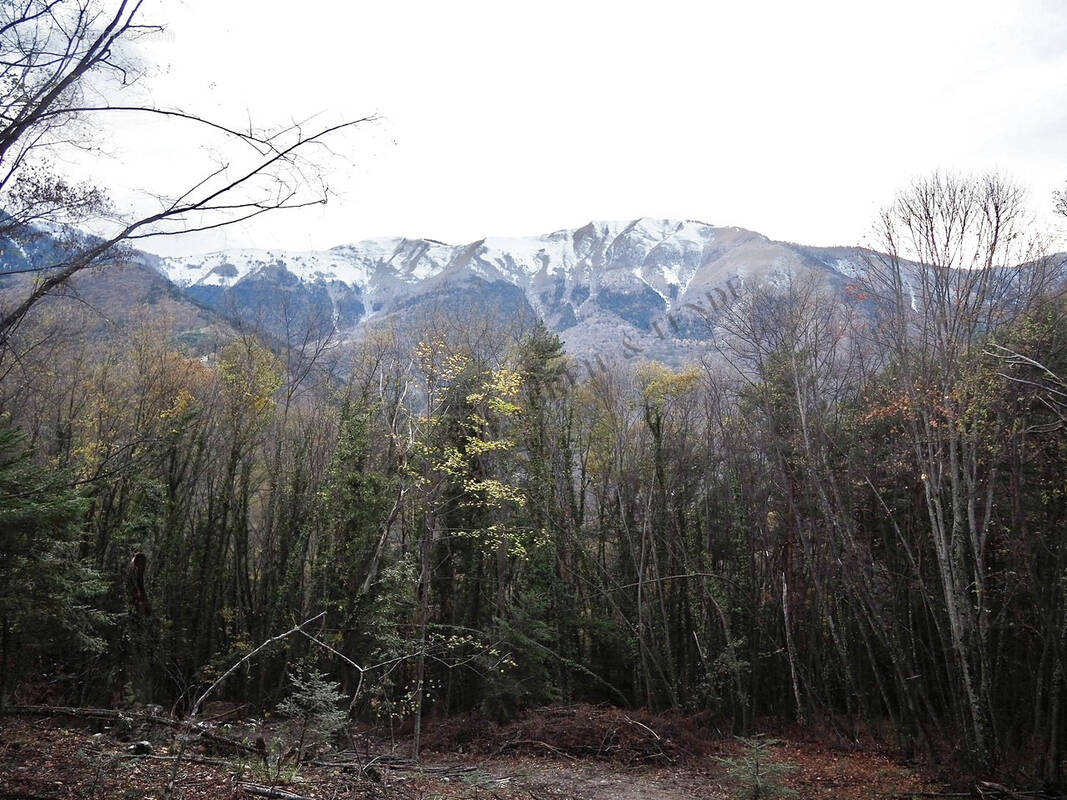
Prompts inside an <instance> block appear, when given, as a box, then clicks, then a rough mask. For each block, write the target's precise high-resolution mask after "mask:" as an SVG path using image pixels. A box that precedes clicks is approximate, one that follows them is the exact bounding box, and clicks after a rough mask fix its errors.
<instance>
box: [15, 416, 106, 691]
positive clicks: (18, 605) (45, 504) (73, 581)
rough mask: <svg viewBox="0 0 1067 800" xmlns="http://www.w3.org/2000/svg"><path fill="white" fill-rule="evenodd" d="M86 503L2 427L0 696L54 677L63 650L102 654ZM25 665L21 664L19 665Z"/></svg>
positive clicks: (97, 585) (97, 580)
mask: <svg viewBox="0 0 1067 800" xmlns="http://www.w3.org/2000/svg"><path fill="white" fill-rule="evenodd" d="M84 513H85V501H84V499H83V498H82V497H81V496H80V495H79V494H78V492H77V491H75V489H73V488H72V485H71V480H70V475H68V474H67V473H65V472H62V471H56V470H53V469H48V468H45V467H43V466H40V465H39V464H37V463H35V462H34V460H33V457H32V452H31V451H30V449H29V448H28V447H27V446H26V443H25V440H24V437H23V436H22V435H21V434H20V433H19V432H18V431H17V430H16V429H14V428H13V427H11V426H10V425H9V424H7V423H5V422H2V421H0V633H2V642H0V692H2V693H6V691H7V690H9V689H10V688H11V687H10V686H9V685H7V682H8V680H9V678H10V677H11V676H14V675H19V674H20V670H22V669H26V670H28V669H29V668H30V667H31V666H32V667H34V668H35V670H34V671H35V672H38V674H39V673H40V672H45V671H47V670H48V669H49V668H50V666H51V664H50V660H51V657H52V656H58V654H59V652H60V649H61V648H62V650H63V652H64V656H65V658H66V660H67V663H68V664H69V656H70V654H71V652H74V651H90V652H96V651H99V650H100V649H102V647H103V642H102V640H101V639H100V637H99V635H98V633H99V628H100V626H101V625H102V624H103V623H104V622H105V619H106V617H105V615H104V614H103V613H102V612H101V611H99V610H98V609H96V608H94V607H93V606H92V605H90V602H91V600H92V598H93V597H94V596H96V595H98V594H99V593H100V592H101V591H102V590H103V583H102V582H101V580H100V578H99V576H98V575H97V574H96V572H95V571H94V570H93V569H92V568H90V567H89V566H88V565H87V564H85V563H84V562H83V561H82V560H81V559H79V557H78V545H79V539H80V533H81V526H82V521H83V518H84ZM15 659H18V663H15Z"/></svg>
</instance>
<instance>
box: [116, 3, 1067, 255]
mask: <svg viewBox="0 0 1067 800" xmlns="http://www.w3.org/2000/svg"><path fill="white" fill-rule="evenodd" d="M149 5H151V4H149V3H146V6H149ZM145 19H146V20H148V21H162V22H165V23H166V24H167V33H166V34H165V35H163V36H158V37H154V38H152V39H150V40H149V41H147V42H145V43H144V44H143V46H142V52H143V53H144V56H145V58H146V60H147V61H149V62H150V63H152V64H153V65H154V71H155V72H156V73H157V74H155V75H154V76H152V77H151V78H150V80H149V82H148V84H147V86H149V87H150V88H151V92H152V96H153V98H154V100H155V102H157V103H159V104H162V105H168V106H181V107H184V108H187V109H189V110H193V111H197V112H201V113H204V114H206V115H208V116H214V117H217V118H221V119H223V120H224V121H228V122H236V123H237V124H241V123H245V124H247V120H248V119H252V120H253V122H255V123H262V124H268V123H272V122H285V121H287V120H290V119H303V118H306V117H308V116H309V115H313V114H318V115H319V117H318V119H319V120H320V121H322V122H324V123H328V122H332V121H336V120H338V119H342V118H358V117H363V116H366V115H368V114H375V115H378V117H379V119H378V121H376V122H374V123H371V124H368V125H366V126H363V127H362V128H361V129H360V130H359V131H358V132H357V133H356V134H354V135H352V136H348V137H344V138H343V139H342V140H339V142H338V147H339V148H340V149H341V150H342V151H343V152H344V154H345V156H346V157H345V158H344V159H335V160H333V161H332V162H331V164H332V169H331V172H330V175H329V178H330V183H331V186H332V188H333V189H334V191H335V192H337V194H338V196H337V197H335V198H334V199H333V200H332V201H331V203H330V204H329V205H328V206H326V207H321V208H315V209H310V210H305V211H299V212H293V213H290V214H288V215H273V216H271V217H270V218H269V219H265V220H263V221H261V222H259V223H257V224H255V225H247V226H242V227H240V228H231V229H227V230H225V231H222V232H219V233H217V234H213V235H211V236H199V237H197V238H196V239H192V240H188V241H184V242H182V241H180V240H173V239H171V240H166V241H165V242H161V243H159V244H156V245H153V244H150V243H146V244H147V245H148V248H149V249H156V250H159V251H160V252H167V253H174V252H192V251H203V250H211V249H220V248H223V247H233V246H258V247H268V248H282V247H284V248H290V249H311V248H327V247H331V246H333V245H336V244H341V243H345V242H353V241H358V240H360V239H366V238H373V237H379V236H390V235H402V236H409V237H422V236H425V237H431V238H435V239H440V240H443V241H446V242H450V243H460V242H467V241H473V240H475V239H479V238H481V237H483V236H486V235H496V236H520V235H528V234H538V233H545V232H549V231H552V230H557V229H560V228H566V227H577V226H580V225H583V224H585V223H586V222H588V221H589V220H592V219H628V218H633V217H638V216H654V217H672V218H682V219H700V220H703V221H706V222H710V223H712V224H716V225H738V226H742V227H746V228H750V229H753V230H757V231H759V232H761V233H764V234H766V235H768V236H770V237H772V238H776V239H786V240H792V241H800V242H804V243H808V244H816V245H830V244H851V243H856V242H860V241H863V240H864V239H865V237H866V236H867V234H868V232H869V230H870V226H871V223H872V221H873V219H874V217H875V215H876V213H877V210H878V208H879V207H880V206H882V205H884V204H886V203H887V202H888V201H889V200H891V199H892V196H893V194H894V192H895V191H896V190H897V189H899V188H901V187H902V186H903V185H905V184H906V183H907V181H908V180H909V179H911V178H912V177H914V176H916V175H920V174H924V173H926V172H929V171H930V170H933V169H949V170H959V171H969V170H986V169H997V170H1000V171H1002V172H1004V173H1006V174H1008V175H1009V176H1012V177H1014V178H1015V179H1016V180H1018V181H1019V182H1020V183H1022V184H1023V185H1024V186H1026V187H1027V188H1028V189H1029V190H1030V193H1031V202H1032V205H1033V208H1034V210H1035V212H1037V213H1038V214H1039V215H1040V216H1041V217H1043V218H1044V219H1045V220H1046V221H1048V220H1050V216H1049V214H1048V212H1049V210H1050V207H1051V205H1052V199H1051V193H1052V191H1053V190H1054V189H1056V188H1058V187H1061V186H1063V185H1064V183H1065V181H1067V162H1065V160H1064V158H1063V156H1064V145H1065V143H1067V2H1062V0H1047V1H1045V2H1043V1H1042V0H1013V1H1011V2H1008V1H1006V0H999V1H997V2H985V0H969V1H968V2H938V0H924V2H911V1H910V0H907V1H905V2H901V1H900V0H897V1H896V2H861V1H860V0H851V1H850V2H821V1H819V0H808V2H803V3H801V2H753V1H751V0H749V1H748V2H731V3H724V2H671V1H669V0H667V1H665V0H660V2H654V3H653V2H641V3H627V2H621V1H620V0H612V1H610V2H599V1H597V2H586V1H585V0H570V2H555V0H537V2H522V3H519V2H503V1H502V0H493V1H492V2H468V1H467V0H449V1H448V2H441V1H440V0H436V2H408V1H406V0H380V1H378V2H366V1H365V0H363V1H359V2H330V1H328V0H304V2H280V1H277V0H276V1H265V0H225V2H218V0H163V2H161V3H159V4H156V5H155V6H152V7H151V8H148V10H147V12H146V16H145ZM122 124H123V125H125V126H126V127H125V128H124V129H123V130H122V131H119V132H117V133H116V134H115V137H114V141H115V143H116V144H115V147H116V148H117V149H118V150H119V151H123V150H124V151H125V152H127V154H129V153H134V152H135V155H130V156H129V157H127V156H124V155H122V153H121V152H119V153H117V157H116V158H115V159H114V163H113V164H112V166H111V167H107V168H105V169H104V172H105V173H107V174H108V177H107V180H108V181H109V182H111V183H113V184H114V185H116V186H122V185H129V186H136V187H143V188H155V184H156V176H160V178H159V180H160V181H163V180H164V178H163V177H162V176H166V175H167V174H172V176H173V173H175V172H176V171H177V172H178V173H180V174H181V176H182V177H188V175H189V174H191V173H188V172H187V170H188V169H189V167H187V166H186V154H187V151H190V148H192V149H193V150H197V148H196V147H195V143H196V136H195V135H194V134H195V131H190V130H189V129H182V130H181V131H180V132H179V131H172V132H171V133H169V134H168V133H165V132H162V133H160V132H156V133H153V134H152V135H150V136H149V135H146V129H142V128H137V127H134V126H133V123H132V122H129V123H122ZM197 153H198V155H199V156H200V157H203V156H204V155H205V153H206V151H202V150H197ZM123 169H125V172H123ZM109 170H114V173H115V174H114V175H111V174H110V172H109ZM131 170H132V172H133V176H131V175H130V174H129V173H130V171H131ZM168 170H169V171H170V173H168ZM119 195H120V196H122V192H121V190H120V191H119ZM1050 224H1051V223H1050Z"/></svg>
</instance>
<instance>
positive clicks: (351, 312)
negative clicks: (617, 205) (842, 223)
mask: <svg viewBox="0 0 1067 800" xmlns="http://www.w3.org/2000/svg"><path fill="white" fill-rule="evenodd" d="M864 252H866V251H864V249H863V248H858V247H847V246H846V247H842V246H835V247H825V248H819V247H811V246H808V245H802V244H799V243H788V242H777V241H774V240H772V239H769V238H768V237H766V236H764V235H763V234H760V233H758V232H756V231H752V230H749V229H746V228H741V227H738V226H729V227H717V226H714V225H710V224H708V223H706V222H702V221H699V220H673V219H655V218H650V217H639V218H636V219H632V220H594V221H591V222H589V223H587V224H586V225H583V226H581V227H579V228H574V229H567V228H564V229H560V230H557V231H552V232H550V233H546V234H541V235H535V236H527V237H493V236H486V237H483V238H481V239H477V240H475V241H473V242H467V243H463V244H458V245H451V244H447V243H444V242H440V241H438V240H433V239H412V238H407V237H382V238H377V239H366V240H363V241H360V242H355V243H351V244H341V245H337V246H335V247H332V248H330V249H329V250H321V251H287V250H282V249H266V248H264V249H252V248H240V249H231V250H221V251H216V252H213V253H206V254H203V255H197V256H182V257H170V258H161V259H159V260H158V262H157V268H158V269H159V270H160V271H161V272H162V273H163V274H164V275H165V276H166V277H167V278H168V279H169V280H171V281H172V282H174V283H175V284H176V285H178V286H180V287H182V288H183V290H185V291H186V292H188V293H190V295H191V296H193V297H195V298H197V299H198V300H199V301H201V302H203V303H205V304H207V305H209V306H214V307H219V308H222V307H229V308H231V309H236V310H237V311H238V312H239V313H240V312H241V310H242V309H244V311H245V313H246V314H247V313H248V312H250V311H251V309H252V308H253V307H256V308H257V309H258V310H259V312H260V318H262V317H263V314H262V312H263V310H264V309H265V308H268V307H270V306H271V305H272V304H273V305H274V306H275V307H276V306H277V305H278V304H279V302H283V301H284V302H286V303H288V306H289V312H291V310H292V309H293V308H296V307H299V309H300V310H301V313H305V312H312V311H317V313H319V315H320V316H322V317H329V319H330V324H331V325H332V327H333V328H334V329H335V330H337V331H339V332H341V333H342V334H349V333H353V332H355V331H356V330H357V329H358V328H359V327H360V326H362V325H365V324H367V323H371V322H373V321H374V320H376V319H382V318H385V317H388V316H389V315H392V314H396V313H400V312H404V311H406V310H410V309H412V308H413V307H415V306H419V305H421V304H422V303H425V302H428V301H430V300H432V299H434V298H438V299H440V298H441V297H443V296H444V295H448V296H449V297H450V298H451V300H450V302H454V303H460V304H462V302H463V295H464V293H466V295H468V299H469V300H470V302H471V304H472V305H474V306H475V307H482V306H484V305H485V304H486V303H491V302H492V300H493V297H494V296H495V297H498V299H500V300H501V301H502V303H503V304H504V305H506V306H508V308H511V309H512V310H514V311H515V312H516V313H520V312H525V313H530V314H533V315H536V316H539V317H541V318H542V319H544V320H545V322H546V324H547V325H548V327H549V328H550V329H552V330H554V331H556V332H558V333H560V335H561V336H562V337H563V339H564V341H565V343H566V344H567V346H568V349H570V350H572V351H575V352H582V351H597V352H600V351H602V350H603V348H604V347H605V345H606V344H610V342H608V343H606V342H605V338H608V339H613V340H614V341H615V347H616V349H618V346H620V342H621V341H622V337H625V338H626V339H628V340H629V341H631V342H644V343H645V344H646V345H648V348H647V349H649V350H650V351H651V352H652V353H654V354H656V356H657V357H661V356H663V355H664V354H666V355H668V356H673V355H674V354H673V353H671V352H667V351H673V350H678V349H681V350H685V349H692V348H693V347H700V346H701V343H706V339H707V338H708V333H709V331H708V330H707V328H708V325H707V318H708V316H709V313H710V314H711V315H714V314H716V313H719V312H721V311H722V310H723V308H724V307H725V306H727V305H730V304H731V303H733V302H735V301H736V299H737V297H738V295H739V292H740V291H741V290H742V289H743V288H745V287H747V286H751V285H753V284H755V283H761V282H766V281H770V282H772V283H783V282H785V281H787V280H788V279H789V278H790V277H792V276H795V275H797V274H801V273H806V272H808V273H810V272H818V273H821V274H822V276H823V277H824V278H827V279H829V280H830V281H831V282H832V283H838V284H843V283H844V282H847V281H849V280H854V279H855V278H856V276H857V275H858V274H859V273H860V270H861V269H862V262H863V256H862V254H863V253H864ZM505 285H506V286H510V287H514V288H517V289H519V290H521V293H522V299H521V300H520V299H519V298H517V297H515V296H513V295H514V293H513V292H511V290H509V289H507V288H505ZM284 298H288V299H284ZM523 306H525V307H523ZM275 312H277V308H275ZM266 316H267V317H270V316H271V314H270V313H268V314H267V315H266ZM273 316H274V317H275V318H276V317H277V313H275V314H274V315H273ZM275 323H277V320H276V319H275ZM613 327H614V328H615V329H616V331H615V333H614V334H610V331H611V329H612V328H613ZM668 328H669V329H670V331H671V335H670V336H669V337H667V336H665V335H664V333H663V331H664V330H666V329H668ZM666 338H669V339H671V343H670V346H667V345H666V344H665V343H664V342H663V341H652V340H664V339H666ZM643 349H645V348H643ZM671 360H675V359H674V358H673V357H672V358H671Z"/></svg>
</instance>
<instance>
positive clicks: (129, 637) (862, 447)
mask: <svg viewBox="0 0 1067 800" xmlns="http://www.w3.org/2000/svg"><path fill="white" fill-rule="evenodd" d="M1021 200H1022V198H1021V194H1020V193H1019V192H1018V191H1017V190H1016V189H1014V188H1013V187H1011V186H1010V185H1008V184H1006V183H1005V182H1003V181H1001V180H999V179H997V178H978V179H956V178H944V177H936V176H935V177H933V178H930V179H928V180H924V181H920V182H918V183H916V184H915V185H913V186H912V187H911V188H909V189H907V190H906V191H904V192H902V194H901V195H900V197H899V198H898V200H897V201H896V202H895V203H894V204H893V205H892V206H891V207H889V208H888V209H887V210H886V212H885V214H884V215H883V217H882V219H881V221H880V231H881V233H882V246H881V247H880V249H879V251H871V252H870V254H869V261H868V264H867V265H866V267H867V268H866V270H865V271H864V273H863V274H860V275H857V277H856V279H855V282H854V283H853V284H851V285H850V286H849V290H848V292H847V295H846V296H844V297H842V296H841V295H840V294H839V293H836V292H835V291H833V290H832V289H831V288H830V286H829V285H828V284H824V283H821V282H820V281H818V280H800V279H797V280H792V281H780V282H778V283H777V284H767V285H746V286H745V287H744V291H743V292H742V293H741V299H740V300H739V301H738V302H737V303H736V304H734V305H733V306H732V307H730V308H728V309H725V310H721V311H718V312H717V313H716V315H715V316H714V317H712V316H709V317H708V319H707V325H708V327H709V331H711V333H712V336H711V342H712V344H711V345H709V348H708V352H707V354H706V356H705V358H703V359H702V360H701V361H699V362H698V363H693V364H690V365H688V366H683V367H678V366H675V367H668V366H665V365H662V364H658V363H650V362H641V363H638V362H637V360H636V359H635V360H630V361H627V360H625V359H620V360H619V361H617V362H610V363H609V362H608V361H606V360H604V361H601V362H597V363H591V362H587V363H578V362H576V361H574V360H573V359H570V358H568V356H567V355H566V354H565V353H564V351H563V349H562V346H561V344H560V341H559V340H558V338H557V337H556V336H555V335H553V334H552V333H551V332H549V331H547V330H546V329H545V328H544V327H543V326H541V325H539V324H536V323H530V324H524V323H521V322H516V321H515V320H514V319H504V318H501V317H499V316H494V315H493V314H486V313H484V312H482V311H479V312H478V313H474V312H473V311H472V312H471V313H470V314H462V313H458V312H456V311H454V310H452V311H445V310H440V309H438V310H427V311H426V312H425V313H423V314H421V315H420V316H419V317H418V319H417V320H416V322H414V323H408V324H404V325H399V324H396V325H390V324H388V322H385V323H382V324H379V325H377V326H374V327H370V328H368V329H367V330H365V331H364V333H363V335H362V336H360V337H359V338H358V339H356V340H353V341H340V340H336V339H335V338H334V337H332V336H326V337H324V338H316V337H313V336H310V335H307V334H306V331H309V330H315V329H316V326H315V325H312V324H309V321H303V323H304V324H294V326H293V331H294V333H293V335H292V336H291V337H289V340H288V341H285V340H279V339H278V338H277V337H273V338H271V337H261V336H257V334H256V332H255V331H243V332H239V333H236V334H234V335H233V336H231V337H228V338H225V339H220V340H219V341H218V342H216V343H213V344H209V345H208V346H207V347H204V346H202V343H200V344H201V346H200V347H199V349H197V350H195V351H194V350H192V349H190V348H189V346H188V343H183V341H182V340H181V339H180V338H176V337H175V336H174V333H173V331H172V330H171V328H170V327H169V326H168V322H167V320H166V319H160V318H158V317H154V316H150V315H149V313H147V311H146V313H145V314H144V315H143V316H142V317H141V319H140V322H136V323H130V324H127V325H125V326H123V327H122V328H121V329H119V330H115V329H113V328H111V329H108V333H107V335H99V333H98V325H97V323H96V321H95V320H94V319H93V318H92V312H90V311H88V310H86V309H85V308H83V307H81V306H79V305H78V304H76V303H63V302H52V303H41V304H38V305H37V306H35V307H34V309H33V310H32V311H31V312H30V313H29V314H28V315H27V316H26V318H25V319H23V320H22V321H21V324H20V325H19V326H18V328H17V330H15V331H14V332H13V333H12V334H11V335H10V337H9V338H8V340H7V341H6V342H5V343H4V347H3V349H2V351H0V426H2V427H0V625H2V640H0V659H2V666H0V680H2V687H0V690H2V694H3V696H4V697H5V699H7V700H8V701H12V700H14V701H16V702H32V703H53V704H55V703H66V704H72V705H108V706H116V707H121V706H125V705H129V704H137V703H156V704H161V705H163V706H165V707H167V708H170V709H173V710H175V711H176V712H182V713H189V712H191V711H195V710H196V709H195V708H194V706H195V704H196V702H197V701H198V699H199V698H200V697H201V695H202V693H203V691H204V690H205V688H207V687H209V686H212V685H213V684H215V683H216V681H218V683H217V688H216V691H215V695H214V696H215V697H218V698H227V699H231V700H235V701H240V702H242V703H248V704H250V706H251V707H253V708H257V709H270V708H273V707H274V706H276V705H277V704H278V703H280V702H281V701H283V700H284V698H285V697H286V696H287V693H288V692H289V691H290V687H291V685H292V683H291V680H290V676H291V675H293V674H305V675H307V674H318V673H321V674H323V675H325V676H327V677H329V678H330V679H331V680H333V681H336V682H337V683H338V684H339V685H340V687H341V688H342V690H343V692H344V694H345V696H346V698H348V699H349V700H350V702H351V707H350V713H351V714H353V715H354V716H357V717H360V718H363V719H368V720H379V721H383V722H386V723H389V724H393V723H399V722H401V721H411V720H415V724H416V737H417V736H418V725H419V722H420V721H421V719H422V718H423V717H424V716H429V715H435V716H442V715H450V714H456V713H459V712H465V711H476V712H478V713H480V714H484V715H490V716H493V717H497V718H502V719H504V718H508V717H510V716H513V715H514V714H516V713H517V712H518V711H519V710H521V709H523V708H527V707H530V706H536V705H541V704H548V703H552V702H557V701H579V700H580V701H588V702H606V703H610V704H614V705H619V706H623V707H641V708H647V709H650V710H664V709H677V710H680V711H684V712H687V713H694V714H696V713H699V714H702V715H704V716H705V718H706V719H708V720H710V721H711V722H710V724H713V725H714V726H715V727H717V728H718V729H719V730H721V731H727V732H729V731H732V732H736V733H745V732H751V731H753V730H754V729H756V728H758V727H759V726H760V725H761V724H763V723H765V722H766V721H767V720H776V721H779V722H789V721H800V722H804V723H810V724H813V725H820V726H825V727H826V728H828V729H832V730H834V731H836V732H837V733H838V734H840V735H842V736H845V737H851V738H855V737H856V736H858V735H860V734H861V733H862V734H874V735H877V736H880V737H882V738H884V739H885V740H888V741H892V742H895V743H896V744H899V745H900V746H902V747H905V748H907V749H909V750H911V751H913V752H914V753H915V754H916V755H917V756H919V757H923V758H926V759H929V761H930V762H931V763H945V762H953V763H956V764H961V765H964V766H966V767H967V768H970V769H974V770H977V771H985V772H995V771H996V770H997V769H999V768H1001V767H1003V768H1005V769H1008V768H1012V769H1014V768H1017V767H1021V768H1022V769H1024V770H1025V771H1027V772H1028V773H1029V774H1031V775H1033V776H1035V777H1037V778H1040V779H1043V780H1047V781H1049V782H1052V783H1055V782H1057V781H1062V779H1063V775H1062V768H1063V762H1064V744H1065V738H1067V708H1065V706H1067V697H1065V692H1067V682H1065V659H1067V539H1065V537H1064V530H1065V527H1064V526H1065V523H1067V496H1065V492H1067V485H1065V482H1064V478H1065V475H1067V464H1065V459H1067V437H1065V435H1064V419H1065V414H1067V381H1065V376H1067V317H1065V313H1064V312H1065V310H1067V306H1065V304H1064V301H1063V299H1062V297H1061V295H1060V289H1061V287H1062V281H1061V275H1060V266H1061V264H1060V259H1058V258H1054V257H1042V256H1041V254H1040V253H1039V252H1038V251H1036V250H1034V249H1032V248H1031V237H1030V231H1029V229H1028V227H1027V224H1026V222H1025V217H1024V215H1023V210H1022V206H1021ZM1024 242H1025V244H1024ZM105 269H111V267H106V268H105ZM296 322H300V321H296ZM87 331H89V332H91V331H97V332H96V333H87ZM301 331H303V333H301ZM302 623H307V624H305V625H302ZM294 628H296V631H295V635H291V636H286V637H285V638H279V639H277V641H275V642H273V643H272V644H270V645H269V646H267V647H264V648H263V649H262V650H258V651H256V652H255V654H254V657H248V656H250V655H251V654H252V653H253V651H254V650H255V649H256V648H259V647H260V645H262V644H263V643H265V642H268V641H269V640H271V639H272V638H273V637H278V636H279V635H280V634H283V633H285V632H293V629H294ZM235 664H236V665H239V666H238V669H236V670H234V671H233V672H230V673H229V674H227V671H228V670H230V668H231V667H233V666H234V665H235ZM316 671H317V672H316ZM220 679H221V680H220ZM416 741H417V740H416ZM416 746H417V745H416Z"/></svg>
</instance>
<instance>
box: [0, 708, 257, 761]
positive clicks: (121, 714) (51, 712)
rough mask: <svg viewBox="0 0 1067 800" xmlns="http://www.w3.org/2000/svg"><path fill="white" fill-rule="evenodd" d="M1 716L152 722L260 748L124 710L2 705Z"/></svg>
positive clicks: (236, 746)
mask: <svg viewBox="0 0 1067 800" xmlns="http://www.w3.org/2000/svg"><path fill="white" fill-rule="evenodd" d="M0 715H5V716H28V717H71V718H73V719H95V720H105V721H117V720H120V719H128V720H130V721H132V722H148V723H151V724H153V725H161V726H164V727H167V728H173V729H175V730H180V731H186V732H188V733H191V734H195V735H196V736H199V737H200V738H201V739H206V740H208V741H210V742H213V743H215V744H218V745H223V746H225V747H232V748H233V749H234V750H243V751H244V752H247V753H258V752H259V751H258V750H256V748H254V747H252V746H251V745H247V744H245V743H244V742H239V741H237V740H236V739H230V738H229V737H227V736H221V735H220V734H217V733H215V732H214V731H211V730H208V729H207V728H204V727H201V725H200V724H199V723H196V722H190V721H183V720H177V719H171V718H170V717H160V716H158V715H156V714H137V713H129V712H126V711H118V710H116V709H113V708H75V707H73V706H4V707H3V708H0Z"/></svg>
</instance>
